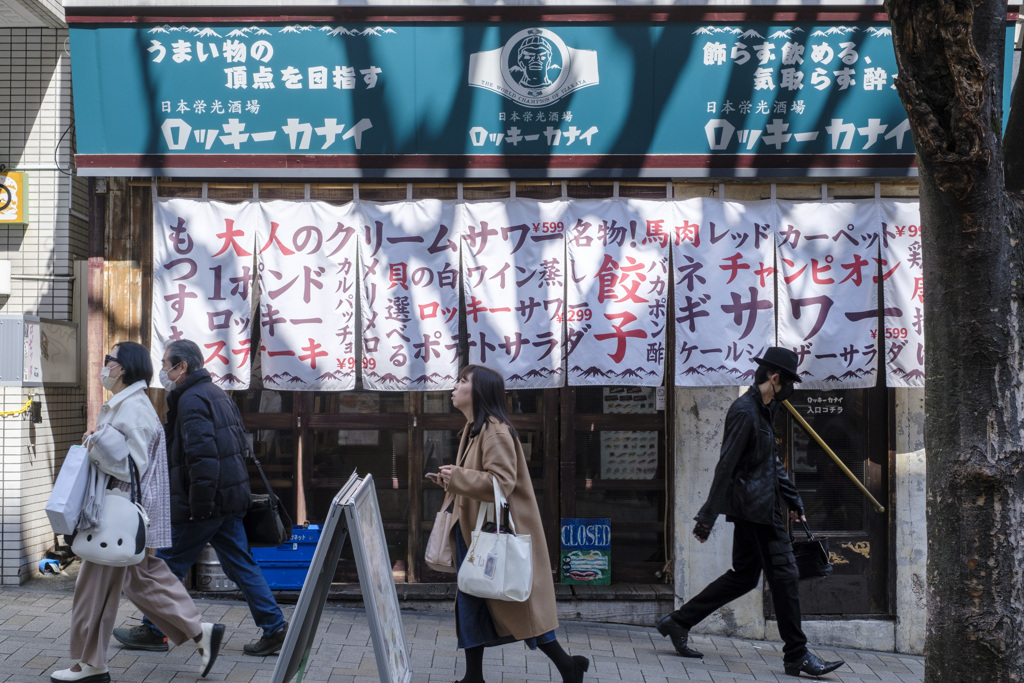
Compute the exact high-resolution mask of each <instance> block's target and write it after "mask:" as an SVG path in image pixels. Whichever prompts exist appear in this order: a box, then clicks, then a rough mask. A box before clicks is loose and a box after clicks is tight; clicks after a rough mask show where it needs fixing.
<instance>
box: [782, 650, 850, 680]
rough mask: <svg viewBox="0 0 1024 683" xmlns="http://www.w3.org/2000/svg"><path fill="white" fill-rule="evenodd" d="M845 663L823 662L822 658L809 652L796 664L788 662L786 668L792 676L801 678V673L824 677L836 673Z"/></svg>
mask: <svg viewBox="0 0 1024 683" xmlns="http://www.w3.org/2000/svg"><path fill="white" fill-rule="evenodd" d="M845 663H846V662H844V661H842V660H840V661H838V662H826V661H823V660H822V659H821V657H819V656H818V655H816V654H814V653H813V652H811V651H810V650H808V651H807V653H806V654H805V655H804V656H803V657H802V658H801V659H798V660H797V661H795V662H788V663H786V664H785V667H786V673H787V674H789V675H790V676H799V675H800V673H801V672H803V673H805V674H807V675H809V676H824V675H825V674H827V673H829V672H832V671H835V670H836V669H838V668H839V667H841V666H842V665H843V664H845Z"/></svg>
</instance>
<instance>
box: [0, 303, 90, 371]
mask: <svg viewBox="0 0 1024 683" xmlns="http://www.w3.org/2000/svg"><path fill="white" fill-rule="evenodd" d="M78 348H79V347H78V325H77V324H76V323H72V322H66V321H64V320H47V319H45V318H37V317H35V316H30V315H0V386H6V387H11V386H15V387H18V386H20V387H41V386H58V387H76V386H78V383H79V380H78Z"/></svg>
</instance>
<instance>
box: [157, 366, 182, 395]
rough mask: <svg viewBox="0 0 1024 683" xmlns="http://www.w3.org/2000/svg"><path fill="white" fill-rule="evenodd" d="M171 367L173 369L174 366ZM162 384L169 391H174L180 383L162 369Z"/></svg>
mask: <svg viewBox="0 0 1024 683" xmlns="http://www.w3.org/2000/svg"><path fill="white" fill-rule="evenodd" d="M171 369H172V370H173V369H174V368H171ZM179 379H180V378H179ZM160 384H162V385H164V389H166V390H167V391H174V390H175V389H176V388H177V387H178V383H177V382H176V381H174V380H173V379H171V378H170V377H169V376H168V375H167V371H166V370H161V371H160Z"/></svg>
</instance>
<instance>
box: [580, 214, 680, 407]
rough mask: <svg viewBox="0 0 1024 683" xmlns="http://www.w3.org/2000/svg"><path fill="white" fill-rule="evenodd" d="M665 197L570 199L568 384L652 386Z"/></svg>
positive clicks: (663, 283)
mask: <svg viewBox="0 0 1024 683" xmlns="http://www.w3.org/2000/svg"><path fill="white" fill-rule="evenodd" d="M673 219H674V207H673V204H672V203H671V202H666V201H649V200H640V199H607V200H584V201H577V202H572V203H571V204H570V205H569V208H568V210H567V212H566V221H565V225H566V230H567V233H566V241H567V242H568V245H567V246H568V266H569V268H568V272H567V280H566V290H567V291H566V306H565V320H566V341H567V346H568V359H567V363H568V366H569V372H568V378H569V384H570V385H571V386H600V385H605V384H620V385H627V386H647V387H656V386H660V385H661V383H662V377H663V376H664V370H665V329H666V326H667V325H668V324H670V318H669V314H670V311H669V310H668V288H669V287H670V286H671V275H670V274H669V272H668V258H669V257H668V254H669V252H668V246H669V233H670V228H671V226H672V225H673Z"/></svg>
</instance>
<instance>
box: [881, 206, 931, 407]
mask: <svg viewBox="0 0 1024 683" xmlns="http://www.w3.org/2000/svg"><path fill="white" fill-rule="evenodd" d="M879 211H880V213H881V215H882V227H881V231H882V283H883V287H884V296H885V311H884V314H885V318H884V319H885V376H886V385H887V386H890V387H923V386H924V288H923V283H924V271H923V269H922V264H921V210H920V205H919V204H918V202H917V200H913V201H907V200H902V201H901V200H896V199H883V200H881V201H879Z"/></svg>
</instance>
